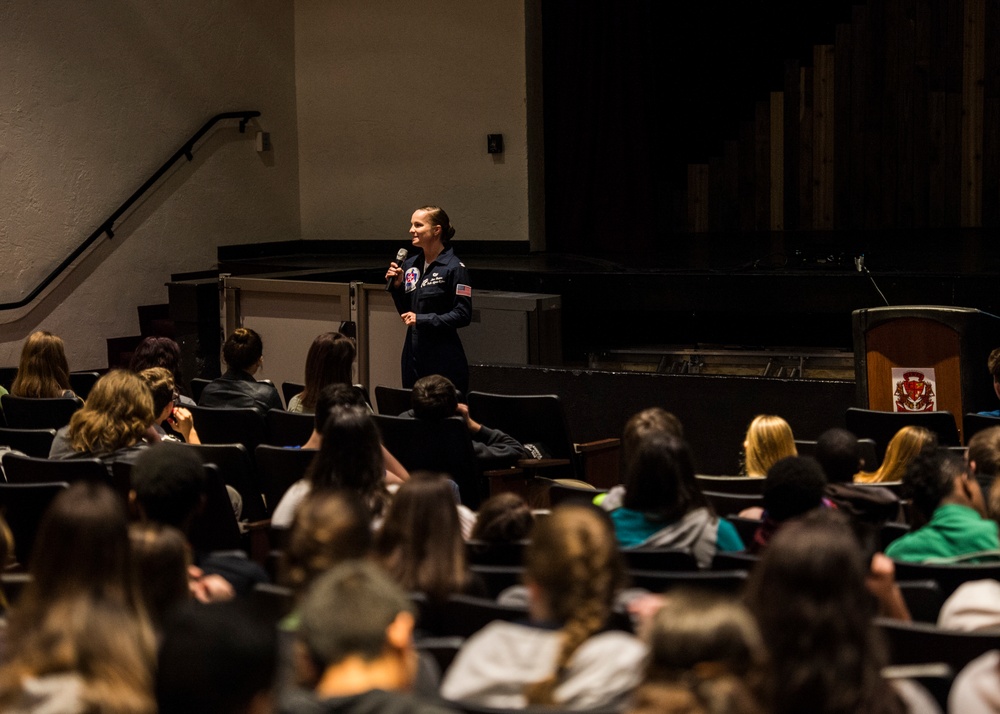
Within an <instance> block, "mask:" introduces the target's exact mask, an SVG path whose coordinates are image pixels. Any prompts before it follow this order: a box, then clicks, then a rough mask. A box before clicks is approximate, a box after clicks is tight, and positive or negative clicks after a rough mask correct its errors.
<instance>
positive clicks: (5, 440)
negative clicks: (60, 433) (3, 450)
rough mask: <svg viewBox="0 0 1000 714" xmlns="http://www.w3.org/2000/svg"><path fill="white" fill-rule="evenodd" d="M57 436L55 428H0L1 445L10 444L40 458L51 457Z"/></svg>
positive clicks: (18, 449)
mask: <svg viewBox="0 0 1000 714" xmlns="http://www.w3.org/2000/svg"><path fill="white" fill-rule="evenodd" d="M55 438H56V430H55V429H9V428H8V429H0V446H9V447H10V448H12V449H14V450H15V451H20V452H21V453H23V454H27V455H28V456H35V457H37V458H39V459H47V458H48V457H49V451H51V449H52V440H53V439H55Z"/></svg>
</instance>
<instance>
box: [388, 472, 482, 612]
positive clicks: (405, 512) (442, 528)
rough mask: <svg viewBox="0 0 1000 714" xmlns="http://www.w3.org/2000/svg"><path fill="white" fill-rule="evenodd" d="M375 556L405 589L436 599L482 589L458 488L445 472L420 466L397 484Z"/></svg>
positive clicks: (480, 591)
mask: <svg viewBox="0 0 1000 714" xmlns="http://www.w3.org/2000/svg"><path fill="white" fill-rule="evenodd" d="M375 557H376V559H377V560H378V561H379V562H380V563H381V564H382V565H383V566H384V567H385V569H386V570H387V571H388V572H389V574H390V575H392V576H393V577H394V578H395V580H396V582H398V583H399V584H400V585H401V586H402V587H403V588H404V589H406V590H415V591H418V592H423V593H426V594H427V596H428V597H429V598H431V599H433V600H437V601H441V600H444V599H445V598H447V597H448V596H449V595H451V594H452V593H461V592H472V593H476V594H479V593H482V587H481V584H480V587H478V588H477V586H476V582H475V581H474V580H473V578H472V576H471V574H470V572H469V570H468V568H467V567H466V563H465V541H464V540H462V525H461V523H460V522H459V517H458V504H457V503H456V502H455V490H454V488H453V487H452V485H451V483H450V482H449V481H448V479H446V478H445V477H444V476H442V475H441V474H436V473H430V472H427V471H418V472H416V473H414V474H412V475H411V477H410V480H409V481H407V482H406V483H404V484H403V485H402V486H400V487H399V491H397V492H396V495H395V496H394V497H393V499H392V503H391V504H390V505H389V510H388V511H387V512H386V515H385V520H384V521H383V522H382V527H381V529H380V530H379V532H378V534H377V536H376V539H375ZM477 590H478V593H477Z"/></svg>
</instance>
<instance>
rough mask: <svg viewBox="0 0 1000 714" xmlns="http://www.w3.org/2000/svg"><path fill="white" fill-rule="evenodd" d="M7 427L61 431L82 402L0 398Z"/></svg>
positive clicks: (73, 399)
mask: <svg viewBox="0 0 1000 714" xmlns="http://www.w3.org/2000/svg"><path fill="white" fill-rule="evenodd" d="M0 406H2V407H3V416H4V419H5V420H6V422H7V426H9V427H10V428H12V429H61V428H62V427H64V426H66V425H67V424H69V420H70V417H72V416H73V413H74V412H76V410H77V409H79V408H80V407H82V406H83V402H81V401H80V400H79V399H75V398H73V397H55V398H53V399H30V398H28V397H15V396H14V395H12V394H4V395H3V396H0Z"/></svg>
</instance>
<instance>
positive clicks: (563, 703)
mask: <svg viewBox="0 0 1000 714" xmlns="http://www.w3.org/2000/svg"><path fill="white" fill-rule="evenodd" d="M524 578H525V583H526V584H527V586H528V590H529V596H530V600H531V604H530V606H529V614H530V618H531V622H530V623H527V624H521V623H513V622H501V621H495V622H492V623H490V624H489V625H487V626H486V627H485V628H483V629H482V630H480V631H479V632H477V633H476V634H474V635H473V636H472V637H470V638H469V639H468V640H466V642H465V644H464V645H463V646H462V648H461V650H460V651H459V653H458V656H457V657H456V659H455V661H454V662H453V663H452V665H451V667H449V669H448V671H447V673H446V674H445V678H444V681H443V682H442V684H441V694H442V696H444V697H445V698H446V699H450V700H456V701H463V702H468V703H471V704H476V705H479V706H490V707H497V708H504V709H521V708H524V707H525V706H528V705H558V706H560V707H564V708H571V709H588V708H596V707H600V706H606V705H609V704H611V703H613V702H616V701H619V700H620V699H622V698H623V697H624V696H626V695H627V694H628V693H629V692H631V691H632V690H633V689H634V688H635V687H636V686H637V685H638V683H639V680H640V677H641V670H642V663H643V661H644V660H645V657H646V647H645V646H644V645H643V644H642V643H641V642H640V641H639V640H637V639H636V638H635V637H633V636H632V635H629V634H626V633H624V632H619V631H603V632H602V628H603V627H604V624H605V622H606V620H607V618H608V616H609V614H610V612H611V604H612V601H613V600H614V597H615V593H616V592H617V590H618V589H619V588H620V586H621V584H622V583H623V580H624V571H623V567H622V561H621V556H620V554H619V553H618V548H617V545H616V544H615V539H614V534H613V532H612V529H611V524H610V522H609V521H608V519H607V518H606V517H605V516H604V515H603V514H601V512H600V511H598V510H596V509H594V508H591V507H589V506H575V505H565V506H559V507H556V508H555V509H553V511H552V513H551V515H549V516H548V517H546V518H544V519H542V520H540V521H539V522H538V523H537V524H535V529H534V531H533V534H532V540H531V544H530V545H529V546H528V548H527V551H526V553H525V575H524ZM556 628H558V629H556Z"/></svg>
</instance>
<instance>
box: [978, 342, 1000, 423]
mask: <svg viewBox="0 0 1000 714" xmlns="http://www.w3.org/2000/svg"><path fill="white" fill-rule="evenodd" d="M986 368H987V369H988V370H989V371H990V376H992V377H993V391H994V392H995V393H996V395H997V397H998V398H1000V347H997V348H996V349H995V350H993V351H992V352H990V356H989V357H988V358H987V359H986ZM979 414H982V415H983V416H990V417H1000V409H994V410H993V411H985V412H979Z"/></svg>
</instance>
